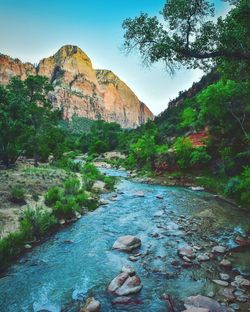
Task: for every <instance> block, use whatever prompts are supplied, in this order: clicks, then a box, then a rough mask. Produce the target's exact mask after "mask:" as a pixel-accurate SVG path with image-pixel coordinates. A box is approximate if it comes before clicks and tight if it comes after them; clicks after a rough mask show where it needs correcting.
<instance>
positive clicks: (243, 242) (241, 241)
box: [235, 236, 250, 247]
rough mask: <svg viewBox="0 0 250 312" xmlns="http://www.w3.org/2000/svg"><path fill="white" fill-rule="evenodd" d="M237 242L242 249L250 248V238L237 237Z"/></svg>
mask: <svg viewBox="0 0 250 312" xmlns="http://www.w3.org/2000/svg"><path fill="white" fill-rule="evenodd" d="M235 242H236V243H237V244H238V245H240V246H242V247H245V246H250V238H248V237H243V236H237V237H236V238H235Z"/></svg>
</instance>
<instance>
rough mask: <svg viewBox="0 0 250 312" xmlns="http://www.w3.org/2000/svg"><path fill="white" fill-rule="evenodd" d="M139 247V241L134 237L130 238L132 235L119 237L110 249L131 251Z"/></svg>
mask: <svg viewBox="0 0 250 312" xmlns="http://www.w3.org/2000/svg"><path fill="white" fill-rule="evenodd" d="M140 246H141V240H140V239H139V238H138V237H136V236H132V235H126V236H121V237H119V238H118V239H117V240H116V241H115V243H114V245H113V247H112V249H119V250H122V251H132V250H133V249H135V248H138V247H140Z"/></svg>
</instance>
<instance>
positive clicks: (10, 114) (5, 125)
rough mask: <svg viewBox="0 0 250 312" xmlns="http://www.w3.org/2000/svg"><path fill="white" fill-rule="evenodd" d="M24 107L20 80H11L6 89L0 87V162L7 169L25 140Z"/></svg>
mask: <svg viewBox="0 0 250 312" xmlns="http://www.w3.org/2000/svg"><path fill="white" fill-rule="evenodd" d="M25 105H26V103H25V92H24V83H23V82H22V81H21V80H20V79H18V78H13V79H12V80H11V82H10V84H9V85H8V87H7V88H4V87H3V86H2V85H0V129H1V131H0V160H2V162H3V164H4V165H5V166H7V167H8V166H9V165H10V164H13V163H15V161H16V159H17V158H18V156H19V155H20V154H21V153H22V152H23V150H24V142H25V141H26V140H27V132H28V125H27V123H26V120H25V119H26V116H25Z"/></svg>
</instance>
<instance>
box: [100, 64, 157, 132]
mask: <svg viewBox="0 0 250 312" xmlns="http://www.w3.org/2000/svg"><path fill="white" fill-rule="evenodd" d="M96 75H97V79H98V82H99V85H100V90H101V92H102V93H103V100H104V103H105V108H106V120H107V121H116V122H118V123H119V124H121V125H123V126H124V127H132V128H134V127H136V126H138V125H140V124H143V123H145V122H146V121H147V120H148V119H152V118H153V115H152V112H151V111H150V110H149V108H148V107H147V106H146V105H145V104H144V103H142V102H141V101H140V100H139V99H138V98H137V96H136V95H135V94H134V92H133V91H132V90H131V89H130V88H129V87H128V86H127V85H126V84H125V83H124V82H123V81H121V80H120V79H119V77H117V76H116V75H115V74H114V73H113V72H112V71H109V70H96Z"/></svg>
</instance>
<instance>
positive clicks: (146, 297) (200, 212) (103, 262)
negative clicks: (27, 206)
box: [0, 169, 250, 312]
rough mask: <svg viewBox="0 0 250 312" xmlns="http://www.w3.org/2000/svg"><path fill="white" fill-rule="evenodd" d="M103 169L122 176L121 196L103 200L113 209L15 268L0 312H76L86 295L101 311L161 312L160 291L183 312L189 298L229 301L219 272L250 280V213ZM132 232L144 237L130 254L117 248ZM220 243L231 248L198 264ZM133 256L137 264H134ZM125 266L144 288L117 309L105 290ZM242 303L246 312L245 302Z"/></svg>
mask: <svg viewBox="0 0 250 312" xmlns="http://www.w3.org/2000/svg"><path fill="white" fill-rule="evenodd" d="M106 172H107V174H109V175H116V176H120V181H119V183H118V184H117V189H116V191H115V192H114V193H109V194H105V195H102V199H103V200H107V202H108V204H107V205H103V206H100V208H98V209H97V210H96V211H94V212H91V213H89V214H87V215H85V216H83V217H82V218H81V219H80V220H79V221H77V222H76V223H74V224H72V225H71V226H70V227H67V228H65V229H64V230H62V231H60V232H59V233H57V234H56V235H54V236H52V237H51V238H50V239H49V240H47V241H46V242H45V243H44V244H42V245H40V246H37V247H35V248H34V249H33V250H32V251H31V252H29V253H27V254H26V255H24V256H23V257H22V258H21V259H19V261H18V262H16V263H15V264H14V265H12V267H11V268H10V269H9V270H8V272H7V273H6V276H4V277H3V278H1V279H0V311H1V312H14V311H15V312H19V311H20V312H21V311H25V312H27V311H35V312H37V311H51V312H59V311H72V312H74V311H79V304H78V302H79V301H78V300H84V299H86V298H87V297H89V296H94V297H95V298H96V299H97V300H99V301H100V303H101V311H140V312H144V311H145V312H146V311H147V312H150V311H152V312H163V311H168V304H167V303H166V301H165V300H164V295H163V294H168V295H169V296H170V297H171V298H172V301H173V303H174V305H175V310H176V311H182V310H184V307H183V300H184V299H185V298H186V297H187V296H191V295H198V294H201V295H208V294H209V293H210V295H211V294H212V293H213V295H214V298H215V299H216V300H219V301H221V302H223V300H226V298H225V297H224V296H223V294H222V291H223V289H224V287H222V286H219V285H217V284H216V283H214V282H213V281H212V280H218V279H219V273H221V272H224V273H227V274H229V276H230V281H233V280H234V277H235V275H237V274H242V275H244V276H246V277H247V276H249V274H250V265H249V263H248V261H249V256H250V253H249V250H248V249H245V248H243V249H241V250H239V251H237V252H234V247H236V246H237V245H236V243H235V237H236V236H237V235H244V232H245V229H246V227H247V226H248V222H249V216H248V218H247V217H246V212H244V214H243V212H241V211H240V210H239V209H238V208H237V207H234V206H231V205H229V204H227V203H225V202H222V201H220V200H219V199H216V197H215V196H213V195H212V194H209V193H206V192H197V191H192V190H190V189H188V188H181V187H164V186H159V185H147V184H142V183H138V182H133V181H131V180H129V179H127V178H126V173H125V172H122V171H118V170H114V169H109V170H108V169H107V170H106ZM138 192H139V193H138ZM113 195H115V196H113ZM128 234H130V235H134V236H136V237H138V238H140V239H141V247H140V248H138V249H137V250H135V251H133V252H132V253H130V254H128V253H124V252H121V251H119V250H112V245H113V244H114V242H115V241H116V239H117V238H118V237H120V236H123V235H128ZM216 245H222V246H225V247H226V248H227V249H228V250H229V251H228V252H226V253H224V254H221V255H216V256H215V257H214V259H210V260H209V261H200V260H199V259H201V258H202V257H199V256H201V255H203V256H204V254H205V253H206V252H207V253H208V254H210V253H211V250H212V248H213V247H214V246H216ZM185 246H189V247H187V248H190V247H192V250H193V251H194V253H195V258H193V259H192V260H190V261H191V262H188V261H184V260H183V259H182V258H181V257H180V256H179V255H178V250H180V248H182V247H185ZM133 254H136V257H134V258H133V257H132V258H133V260H136V261H131V260H129V257H130V256H131V255H133ZM223 258H227V259H229V260H230V261H231V262H232V269H230V270H229V271H226V272H225V271H224V269H223V268H221V266H220V265H219V263H220V261H221V260H222V259H223ZM124 265H131V266H133V268H134V269H135V270H136V274H137V276H139V277H140V279H141V283H142V285H143V288H142V290H141V291H140V292H139V293H138V294H135V295H133V296H132V299H133V301H132V303H130V304H128V305H122V304H114V302H113V301H114V300H115V298H116V296H114V295H112V294H110V293H108V291H107V287H108V285H109V283H110V282H111V280H112V279H113V278H114V277H115V276H117V275H118V274H119V273H120V272H121V268H122V266H124ZM230 281H229V282H230ZM246 292H247V290H246ZM246 294H247V293H246ZM248 295H249V293H248ZM237 304H239V305H240V307H241V311H248V308H249V306H248V304H247V303H239V302H238V303H237Z"/></svg>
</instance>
